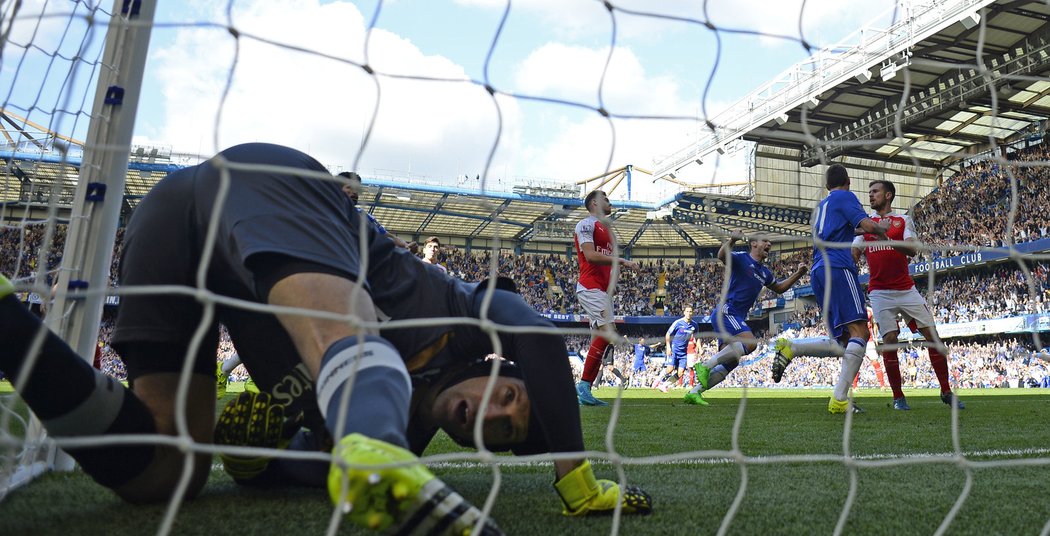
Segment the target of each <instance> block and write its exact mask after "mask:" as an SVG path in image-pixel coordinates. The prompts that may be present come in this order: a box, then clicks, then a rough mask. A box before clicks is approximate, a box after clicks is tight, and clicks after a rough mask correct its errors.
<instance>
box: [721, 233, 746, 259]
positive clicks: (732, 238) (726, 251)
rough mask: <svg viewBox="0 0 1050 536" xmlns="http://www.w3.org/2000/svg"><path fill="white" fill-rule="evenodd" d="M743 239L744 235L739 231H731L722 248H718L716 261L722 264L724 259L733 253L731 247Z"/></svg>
mask: <svg viewBox="0 0 1050 536" xmlns="http://www.w3.org/2000/svg"><path fill="white" fill-rule="evenodd" d="M743 239H744V233H741V232H740V231H733V232H732V233H730V234H729V240H727V241H725V242H723V243H722V247H720V248H718V260H720V261H722V263H723V264H724V263H725V262H726V258H727V257H728V256H729V255H730V254H731V253H732V252H733V246H734V245H735V244H736V243H737V242H739V241H741V240H743Z"/></svg>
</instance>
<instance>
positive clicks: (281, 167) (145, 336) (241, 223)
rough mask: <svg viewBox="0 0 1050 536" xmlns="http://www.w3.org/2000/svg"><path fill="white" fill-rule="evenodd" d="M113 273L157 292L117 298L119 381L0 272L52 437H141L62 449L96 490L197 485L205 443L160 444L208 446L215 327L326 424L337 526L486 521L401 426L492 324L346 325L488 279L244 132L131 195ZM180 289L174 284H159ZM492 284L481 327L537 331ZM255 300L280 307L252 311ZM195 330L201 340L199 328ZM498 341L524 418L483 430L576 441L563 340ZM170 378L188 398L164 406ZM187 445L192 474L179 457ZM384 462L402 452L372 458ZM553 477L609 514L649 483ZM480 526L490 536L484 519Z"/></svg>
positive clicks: (565, 469)
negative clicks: (381, 227)
mask: <svg viewBox="0 0 1050 536" xmlns="http://www.w3.org/2000/svg"><path fill="white" fill-rule="evenodd" d="M247 165H253V166H263V167H256V168H255V169H245V166H247ZM118 202H119V199H118ZM120 271H121V274H120V280H121V289H122V290H126V289H135V288H141V287H143V286H155V285H163V286H165V290H167V292H158V293H156V294H152V293H151V294H145V293H127V294H125V295H123V296H122V297H121V303H120V311H119V313H118V317H117V322H116V329H115V331H114V336H113V345H114V348H115V349H116V350H117V351H118V352H119V353H120V354H121V357H122V358H123V359H124V362H125V365H126V366H127V370H128V381H129V385H130V386H131V388H130V389H126V388H125V387H124V386H123V385H121V384H120V383H119V382H116V381H115V380H113V379H112V378H109V377H107V376H105V375H103V374H101V373H100V372H98V371H96V370H94V369H92V368H91V367H90V366H89V365H88V364H87V363H86V362H85V361H84V360H82V359H81V358H80V357H79V356H77V355H76V354H75V352H74V351H73V350H72V349H70V348H69V346H67V345H66V344H65V343H64V342H63V341H62V340H61V339H59V338H58V337H57V336H56V335H54V334H53V333H50V332H48V331H47V330H46V328H43V327H42V324H41V322H40V320H39V319H37V318H36V317H35V316H33V315H32V314H30V313H29V312H28V311H27V310H26V309H25V308H24V307H23V306H22V304H20V303H19V302H18V300H17V299H16V297H15V296H14V288H13V286H12V285H11V284H10V282H9V281H7V280H6V279H0V341H3V344H2V345H0V371H3V372H4V373H5V374H6V375H7V376H8V377H10V378H11V379H12V383H13V384H14V385H15V386H16V389H18V391H19V394H20V395H21V396H22V398H23V399H24V400H25V401H26V403H27V404H28V405H29V407H30V408H32V409H33V411H34V412H35V413H36V414H37V416H39V417H40V418H41V420H42V421H43V422H44V425H45V428H47V430H48V431H49V432H50V433H51V435H52V436H54V437H58V438H83V437H98V436H108V435H113V434H134V435H140V436H145V437H144V438H143V442H142V443H119V444H112V443H110V444H106V445H104V446H97V447H75V448H70V449H68V450H69V452H70V453H71V454H72V455H73V457H74V458H75V459H76V460H77V461H78V462H79V463H80V465H81V467H82V468H83V469H84V471H85V472H86V473H88V474H89V475H91V476H92V478H94V479H95V480H96V481H98V482H99V483H100V484H102V485H104V486H107V487H109V488H111V489H113V490H114V491H115V492H116V493H117V494H118V495H120V496H121V497H123V498H125V499H126V500H128V501H132V502H157V501H166V500H169V499H170V498H171V497H172V495H173V493H174V492H175V490H177V489H179V488H180V485H187V486H186V488H185V490H186V496H187V497H192V496H194V495H196V494H198V493H199V492H200V490H201V488H203V486H204V483H205V481H206V480H207V476H208V472H209V470H210V461H211V454H210V453H209V452H198V451H194V450H192V449H191V450H189V451H182V450H180V449H178V448H174V447H171V446H162V445H158V444H157V443H156V441H155V439H156V438H157V437H158V436H175V435H179V434H180V430H182V432H181V433H182V434H188V438H189V439H192V440H193V441H194V443H195V444H203V443H209V442H211V440H212V436H213V433H214V427H215V426H214V425H215V422H214V419H215V406H214V404H215V402H214V401H215V378H214V367H215V355H216V348H217V346H218V323H220V322H221V323H222V324H224V325H225V326H226V327H227V328H228V330H229V332H230V336H231V338H232V340H233V342H234V344H235V345H236V347H237V349H238V352H239V353H240V355H241V357H242V359H244V361H245V364H246V365H247V366H248V368H249V370H250V372H251V374H252V376H253V377H254V378H255V379H256V382H257V383H258V384H259V386H260V387H261V388H263V390H264V391H267V392H269V393H270V394H272V395H273V396H274V397H275V398H276V399H277V400H278V401H279V402H282V403H284V404H285V405H286V406H287V407H288V410H289V412H290V413H291V414H293V415H294V414H295V413H296V412H302V413H303V414H304V423H305V424H306V425H307V426H308V427H309V428H310V429H311V430H314V431H315V432H316V431H319V430H324V431H326V432H327V433H329V434H330V435H331V437H332V438H334V441H333V443H334V445H335V446H334V448H333V456H332V460H333V463H332V465H331V469H330V470H329V478H328V481H329V492H330V495H331V497H332V500H333V501H334V502H335V503H336V504H337V506H338V507H339V508H340V509H341V510H343V511H346V512H347V513H348V518H349V519H350V520H351V521H352V522H354V523H355V524H358V525H360V526H364V527H369V528H373V529H387V528H392V527H394V526H395V525H396V526H398V527H399V529H400V530H402V531H403V532H406V533H411V532H414V531H415V530H417V529H423V528H425V527H444V528H445V529H446V530H445V531H444V532H449V533H463V532H466V531H469V530H471V529H472V528H473V527H474V525H476V524H477V523H479V522H481V520H482V518H483V516H482V513H481V512H480V511H479V510H478V509H477V508H475V507H473V506H472V505H470V504H469V503H467V502H466V501H465V500H463V498H462V497H460V496H459V495H458V494H456V493H455V492H454V491H452V490H451V489H449V488H448V486H446V485H445V484H444V483H442V482H441V481H440V480H439V479H437V478H436V477H434V475H432V474H431V473H430V472H429V471H428V470H427V469H426V468H425V467H424V466H423V465H422V464H419V463H418V462H416V463H413V461H414V460H416V459H417V458H416V456H415V455H414V454H412V452H411V451H410V450H408V448H409V447H410V446H412V443H413V442H415V441H418V439H414V438H412V437H410V436H409V434H408V432H409V427H408V422H409V404H410V398H411V394H412V385H411V379H410V375H409V371H413V372H416V371H420V370H424V369H425V368H426V367H438V366H447V365H451V364H452V363H445V362H443V361H442V360H443V359H447V360H457V359H469V360H470V362H473V361H474V360H475V359H476V357H477V356H476V355H472V354H470V353H469V352H462V351H459V350H460V349H461V348H468V347H469V345H470V344H472V343H473V342H475V339H484V340H488V339H489V338H490V337H489V335H488V334H487V333H483V332H481V331H480V330H476V329H475V330H474V331H475V333H474V334H473V335H472V334H471V332H470V331H469V330H465V328H466V326H460V325H457V324H454V323H453V321H452V320H446V321H445V322H443V323H442V324H441V325H440V326H434V327H429V328H421V327H415V328H405V331H408V332H409V333H410V334H409V336H400V337H397V339H399V340H400V343H398V342H397V341H390V340H387V339H386V338H384V336H391V337H393V336H394V335H387V334H384V336H380V334H379V333H378V332H377V330H375V329H365V328H362V327H361V325H360V323H358V324H354V323H351V322H349V321H348V319H355V320H358V321H360V322H364V323H367V325H369V326H375V325H378V323H377V322H378V316H377V310H378V311H380V312H381V314H384V315H386V316H389V317H392V318H398V319H414V318H434V317H439V318H440V317H450V316H451V317H474V318H478V317H479V314H480V311H481V302H482V300H483V297H484V292H483V291H481V292H479V291H478V288H477V285H468V284H465V283H461V282H458V281H455V280H453V279H451V278H449V277H447V276H445V275H443V274H440V273H439V272H437V271H436V270H435V269H433V268H432V267H426V266H421V263H419V261H418V259H416V258H415V257H414V256H412V255H411V254H409V253H407V252H406V251H404V250H400V249H395V248H394V246H393V244H392V243H391V242H390V241H389V240H386V239H380V238H378V235H377V234H376V232H375V230H374V229H372V228H371V227H370V226H369V225H368V223H367V221H366V219H365V218H364V217H363V216H362V215H361V214H359V213H358V212H357V211H355V210H354V209H353V206H352V204H351V202H350V200H349V198H348V197H347V195H346V194H345V193H344V192H343V191H342V189H341V188H340V185H339V183H338V182H336V180H335V179H334V178H333V177H332V176H331V175H330V174H328V172H327V171H326V170H325V168H324V166H322V165H321V164H320V163H319V162H317V161H316V160H314V159H313V158H311V157H309V156H307V155H305V154H303V153H300V152H298V151H295V150H293V149H288V148H286V147H280V146H276V145H269V144H259V143H253V144H245V145H240V146H237V147H233V148H231V149H227V150H226V151H223V152H222V153H220V154H219V155H217V156H216V157H214V158H213V159H211V160H209V161H207V162H205V163H203V164H201V165H198V166H194V167H190V168H185V169H183V170H180V171H177V172H175V173H173V174H172V175H169V176H168V177H166V178H165V179H163V180H162V181H160V182H159V183H158V184H157V185H156V186H155V187H154V188H153V189H152V190H151V192H150V193H149V195H147V196H146V197H145V198H144V199H143V200H142V201H141V203H140V204H139V206H138V208H137V209H136V211H135V214H134V216H133V217H132V219H131V221H130V223H129V225H128V228H127V230H126V234H125V240H124V250H123V256H122V259H121V268H120ZM199 276H200V278H199ZM180 287H181V288H183V289H188V290H189V292H171V289H172V288H180ZM202 291H207V293H210V294H205V293H202ZM208 295H211V296H217V297H220V298H221V299H220V301H218V302H215V301H212V302H211V304H210V305H209V307H207V308H206V307H204V306H202V303H201V302H200V301H198V298H200V297H205V296H208ZM499 295H501V296H504V295H507V296H509V297H508V298H501V300H506V304H504V303H502V302H498V303H494V304H493V306H492V307H491V308H490V309H489V311H488V313H489V314H488V315H487V318H488V319H489V320H490V321H491V322H493V323H495V324H502V325H508V326H522V325H526V326H536V327H541V328H543V327H546V328H549V327H551V325H550V323H549V322H547V321H546V320H544V319H542V318H541V317H539V316H538V315H537V314H536V313H535V312H534V311H532V310H531V309H529V308H528V306H527V305H526V304H525V303H524V302H523V301H522V300H521V299H520V298H519V297H517V296H515V295H514V294H512V293H508V292H501V293H499ZM259 304H269V305H274V306H280V307H282V308H281V309H280V312H279V313H278V314H276V315H269V314H263V313H260V312H258V305H259ZM509 304H513V307H510V306H508V307H504V305H509ZM526 310H528V311H529V312H530V313H531V316H530V315H526V314H525V311H526ZM439 311H444V312H445V314H439ZM523 322H524V324H523ZM394 327H397V326H396V325H394ZM199 328H203V330H201V333H203V334H205V336H204V337H203V339H201V338H199V337H195V335H196V333H197V331H198V329H199ZM38 334H39V337H38V336H37V335H38ZM395 335H396V334H395ZM435 335H436V337H435ZM499 339H500V342H501V344H502V348H503V349H504V351H503V352H502V353H503V355H505V356H506V357H507V358H508V359H512V360H515V362H516V363H517V365H518V366H519V367H520V369H521V376H522V382H523V385H524V389H523V390H522V391H520V392H519V393H518V394H520V395H522V396H525V395H531V396H528V401H529V403H528V406H527V409H528V413H527V416H528V419H527V420H526V419H524V417H523V416H519V417H518V418H517V419H515V418H511V419H509V422H510V426H509V428H508V427H507V425H506V424H501V425H500V426H502V427H503V428H502V431H503V433H504V434H505V435H504V436H502V437H500V435H499V432H500V426H495V425H493V424H490V422H489V421H490V419H489V418H487V417H486V419H485V423H484V426H483V428H484V429H485V430H486V431H485V434H484V437H483V440H484V441H486V443H488V442H490V441H491V442H493V443H494V444H495V443H499V442H500V441H502V443H500V444H501V445H505V446H509V445H511V444H514V443H516V442H520V441H521V439H522V438H525V440H526V443H528V438H530V437H538V438H540V439H541V440H542V442H543V443H541V444H542V445H545V448H546V449H548V450H549V451H551V452H578V451H582V450H583V441H582V433H581V431H580V421H579V413H578V410H577V408H576V400H575V393H574V390H573V386H572V378H571V375H570V371H569V365H568V362H567V360H566V358H565V356H566V355H567V353H566V351H565V346H564V341H563V340H562V339H561V338H560V337H559V336H557V335H556V334H554V333H550V334H542V333H531V334H515V333H507V332H501V333H500V335H499ZM191 341H195V343H194V344H193V345H191ZM406 341H407V342H406ZM41 342H42V344H40V343H41ZM399 344H400V345H399ZM187 357H189V359H190V363H186V360H187ZM186 368H188V370H189V372H190V374H189V377H185V375H184V374H183V373H182V371H183V370H184V369H186ZM315 386H316V387H315ZM180 392H184V394H185V395H186V396H185V398H184V401H185V405H183V404H182V403H179V402H178V401H179V400H180V397H179V393H180ZM516 396H517V395H516ZM478 407H479V400H478V399H477V398H476V397H475V398H468V397H467V396H466V395H464V396H462V397H461V399H457V400H455V401H454V402H452V403H451V405H448V406H446V408H451V413H449V412H446V413H444V417H445V418H446V419H447V420H448V422H446V423H445V424H446V425H447V427H446V429H452V430H453V431H454V432H453V433H455V431H456V430H459V431H460V436H459V437H460V438H461V439H462V438H469V437H470V433H469V431H470V430H471V429H472V426H473V424H474V422H475V421H476V419H477V417H478V414H479V413H478V411H477V408H478ZM521 407H522V408H525V407H526V406H525V405H524V404H522V405H521ZM464 410H465V411H464ZM456 416H458V417H459V419H458V422H457V420H456V419H455V418H454V417H456ZM503 422H504V421H499V420H492V423H503ZM533 423H538V425H534V424H533ZM434 424H437V425H441V423H434ZM493 434H495V435H493ZM149 436H152V438H151V437H149ZM191 459H192V462H193V463H192V464H191V467H192V470H190V471H186V470H184V469H185V468H186V467H187V465H186V463H187V462H188V461H191ZM398 462H406V465H403V466H400V467H394V468H384V469H377V468H369V467H367V466H368V465H373V466H374V465H377V464H390V463H398ZM555 473H556V479H557V482H558V484H557V486H556V487H557V488H558V490H559V492H560V493H561V495H562V497H563V499H564V502H565V504H566V511H567V512H568V513H570V514H587V513H591V512H608V511H611V510H612V509H613V508H615V507H616V505H617V504H618V503H620V502H621V499H623V500H624V502H625V503H631V504H634V503H636V502H637V503H638V504H639V505H640V506H637V507H635V506H631V504H629V505H628V508H626V509H625V511H638V512H648V509H649V501H648V498H647V497H644V495H643V494H641V493H639V494H638V497H640V499H637V500H628V499H629V497H628V494H627V493H623V494H621V493H620V491H621V490H619V487H618V486H617V485H615V484H613V483H607V482H601V483H599V482H598V481H596V480H595V477H594V474H593V472H592V471H591V470H590V466H589V464H587V462H586V461H585V460H583V459H578V458H577V459H569V460H563V461H558V462H555ZM621 495H623V496H624V497H622V498H621ZM439 502H440V505H441V506H440V507H438V503H439ZM483 530H484V532H487V533H499V529H498V528H497V527H496V526H495V524H494V523H492V522H491V520H485V522H484V526H483Z"/></svg>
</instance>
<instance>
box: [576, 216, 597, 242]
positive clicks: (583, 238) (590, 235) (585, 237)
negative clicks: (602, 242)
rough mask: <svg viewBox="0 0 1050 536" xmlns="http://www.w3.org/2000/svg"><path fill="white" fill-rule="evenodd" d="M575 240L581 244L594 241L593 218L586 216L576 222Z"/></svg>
mask: <svg viewBox="0 0 1050 536" xmlns="http://www.w3.org/2000/svg"><path fill="white" fill-rule="evenodd" d="M576 242H577V243H579V244H580V245H581V246H582V245H584V244H586V243H588V242H590V243H591V244H593V243H594V220H592V219H590V218H586V219H583V220H580V223H577V224H576Z"/></svg>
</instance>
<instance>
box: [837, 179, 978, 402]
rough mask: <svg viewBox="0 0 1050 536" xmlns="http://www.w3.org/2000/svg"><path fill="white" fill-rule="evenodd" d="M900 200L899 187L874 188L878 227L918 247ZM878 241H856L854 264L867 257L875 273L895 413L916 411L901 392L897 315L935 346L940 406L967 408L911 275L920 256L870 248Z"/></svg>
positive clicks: (876, 311) (873, 287) (875, 184)
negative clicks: (898, 208)
mask: <svg viewBox="0 0 1050 536" xmlns="http://www.w3.org/2000/svg"><path fill="white" fill-rule="evenodd" d="M896 196H897V188H896V186H894V185H893V183H892V182H890V181H888V180H877V181H872V182H871V183H869V184H868V202H869V203H870V204H871V209H872V210H873V211H874V212H873V213H872V214H871V219H872V220H873V221H876V222H879V223H882V222H888V224H889V227H888V229H887V231H886V236H888V237H889V239H890V240H893V241H896V242H914V241H915V240H916V238H915V231H914V227H913V225H912V221H911V218H909V217H908V216H907V215H905V214H898V213H896V212H894V211H893V199H894V198H895V197H896ZM875 240H877V238H876V237H875V235H872V234H864V235H862V236H857V237H856V238H855V239H854V241H853V245H854V247H853V259H854V261H857V260H859V259H860V256H861V255H864V256H865V258H866V259H867V261H868V267H869V268H870V269H871V278H870V279H869V280H868V296H869V298H870V299H871V308H872V312H873V318H874V320H875V323H876V324H877V325H878V328H879V331H880V332H882V348H880V349H879V350H880V352H881V353H882V359H883V361H885V364H886V374H887V375H888V376H889V380H890V389H892V390H893V409H898V410H904V411H907V410H909V409H911V407H910V406H909V405H908V401H907V399H905V398H904V391H902V390H901V369H900V363H899V362H898V360H897V348H896V347H895V345H896V344H897V335H898V333H900V328H899V326H898V324H897V315H903V316H904V318H905V321H906V322H913V323H914V324H913V326H914V327H917V328H918V330H919V331H920V332H921V333H922V336H923V337H924V338H925V340H926V341H928V342H931V343H932V344H931V345H930V346H929V347H928V349H929V352H930V365H932V366H933V371H934V372H935V373H936V374H937V382H938V383H940V386H941V401H942V402H944V403H945V404H948V405H949V406H950V405H952V403H953V402H952V401H953V400H955V402H954V403H955V404H956V405H957V406H958V407H959V409H963V408H965V407H966V405H965V404H963V403H962V401H961V400H959V399H958V398H955V397H953V394H952V388H951V383H950V382H949V379H948V359H947V358H945V356H944V354H943V353H942V352H941V349H942V348H944V345H942V344H941V339H940V336H939V335H938V334H937V328H936V325H935V324H934V319H933V313H931V312H930V308H929V307H928V306H927V305H926V300H925V299H924V298H923V297H922V295H921V294H919V291H918V290H917V289H916V288H915V282H914V281H912V278H911V275H910V274H909V273H908V258H909V257H911V256H914V255H915V253H916V251H915V248H914V247H911V246H908V245H893V246H888V245H877V244H871V243H872V242H874V241H875Z"/></svg>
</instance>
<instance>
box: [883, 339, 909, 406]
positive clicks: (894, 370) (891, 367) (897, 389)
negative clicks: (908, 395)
mask: <svg viewBox="0 0 1050 536" xmlns="http://www.w3.org/2000/svg"><path fill="white" fill-rule="evenodd" d="M882 364H883V365H885V366H886V378H888V379H889V380H890V389H891V390H892V391H893V398H895V399H896V398H900V397H902V396H904V391H901V365H900V362H898V361H897V351H896V350H886V351H884V352H882Z"/></svg>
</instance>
